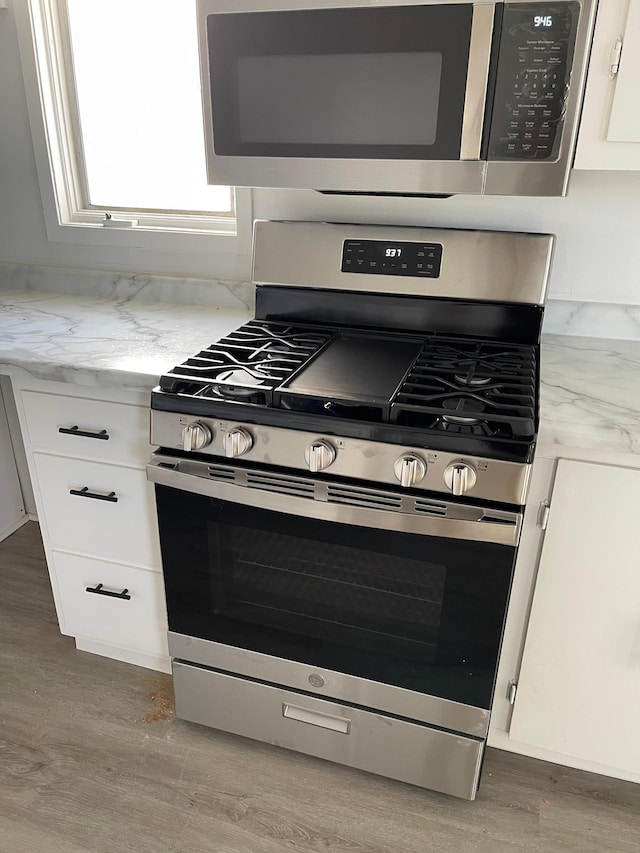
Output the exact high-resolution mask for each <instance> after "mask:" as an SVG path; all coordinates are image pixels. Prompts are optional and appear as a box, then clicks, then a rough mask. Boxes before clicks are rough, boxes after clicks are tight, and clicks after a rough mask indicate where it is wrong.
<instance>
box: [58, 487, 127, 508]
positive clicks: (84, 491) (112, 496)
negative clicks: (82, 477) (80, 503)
mask: <svg viewBox="0 0 640 853" xmlns="http://www.w3.org/2000/svg"><path fill="white" fill-rule="evenodd" d="M69 494H70V495H77V496H78V497H79V498H93V499H94V501H110V502H111V503H114V504H117V503H118V498H117V497H116V493H115V492H109V494H108V495H100V494H98V492H90V491H89V486H83V487H82V488H81V489H69Z"/></svg>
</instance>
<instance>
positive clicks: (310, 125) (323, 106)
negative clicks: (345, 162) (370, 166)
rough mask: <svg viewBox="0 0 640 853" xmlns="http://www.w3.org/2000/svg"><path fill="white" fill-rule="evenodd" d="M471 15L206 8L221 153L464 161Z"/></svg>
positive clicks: (441, 9)
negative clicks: (218, 11)
mask: <svg viewBox="0 0 640 853" xmlns="http://www.w3.org/2000/svg"><path fill="white" fill-rule="evenodd" d="M472 12H473V6H472V5H471V4H457V5H452V6H446V5H445V6H408V7H377V8H354V9H321V10H299V11H295V12H268V13H264V12H257V13H242V14H233V13H230V14H224V15H210V16H209V19H208V45H209V69H210V78H211V106H212V110H211V112H212V116H213V131H214V134H213V135H214V146H215V151H216V154H217V155H228V156H256V157H269V156H273V157H319V158H358V159H361V158H371V159H427V160H429V159H431V160H449V159H450V160H457V159H459V157H460V147H461V145H460V143H461V135H462V118H463V113H464V104H465V94H466V76H467V68H468V61H469V46H470V36H471V21H472Z"/></svg>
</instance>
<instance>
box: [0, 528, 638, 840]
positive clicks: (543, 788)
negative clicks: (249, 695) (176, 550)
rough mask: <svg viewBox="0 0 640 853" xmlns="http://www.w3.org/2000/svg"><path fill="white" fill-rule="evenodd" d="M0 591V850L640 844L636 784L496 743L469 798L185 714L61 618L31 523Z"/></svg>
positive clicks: (14, 542)
mask: <svg viewBox="0 0 640 853" xmlns="http://www.w3.org/2000/svg"><path fill="white" fill-rule="evenodd" d="M0 591H1V592H0V853H40V851H42V853H288V852H289V853H294V852H295V851H299V853H318V851H325V853H326V851H329V850H331V851H334V853H466V851H479V853H502V851H511V850H513V851H518V850H523V851H534V853H556V851H558V853H569V851H576V853H578V852H579V853H608V851H611V853H614V851H615V853H640V786H638V785H633V784H631V783H627V782H620V781H618V780H613V779H608V778H606V777H602V776H597V775H594V774H589V773H582V772H580V771H576V770H570V769H567V768H562V767H558V766H556V765H552V764H547V763H544V762H541V761H534V760H532V759H528V758H523V757H521V756H515V755H511V754H508V753H503V752H499V751H497V750H489V751H488V756H487V759H486V762H485V769H484V776H483V782H482V786H481V789H480V794H479V796H478V799H477V800H476V801H475V802H474V803H467V802H464V801H460V800H455V799H453V798H450V797H445V796H441V795H439V794H433V793H430V792H428V791H423V790H421V789H418V788H414V787H411V786H409V785H403V784H400V783H397V782H392V781H389V780H387V779H382V778H379V777H376V776H372V775H369V774H366V773H359V772H357V771H354V770H350V769H348V768H344V767H338V766H335V765H332V764H330V763H328V762H324V761H319V760H316V759H313V758H309V757H306V756H302V755H297V754H295V753H291V752H287V751H285V750H281V749H278V748H276V747H270V746H266V745H264V744H260V743H256V742H253V741H249V740H245V739H243V738H240V737H234V736H232V735H227V734H223V733H220V732H215V731H213V730H211V729H207V728H204V727H200V726H196V725H192V724H189V723H185V722H183V721H181V720H176V719H175V718H174V715H173V711H172V697H171V679H170V678H169V677H168V676H163V675H160V674H156V673H153V672H150V671H148V670H144V669H140V668H138V667H134V666H129V665H127V664H123V663H119V662H117V661H111V660H107V659H105V658H98V657H95V656H93V655H90V654H86V653H84V652H78V651H77V650H76V649H75V646H74V643H73V640H72V639H71V638H69V637H63V636H61V635H60V633H59V631H58V627H57V622H56V618H55V613H54V609H53V602H52V598H51V591H50V588H49V581H48V576H47V572H46V566H45V563H44V557H43V554H42V547H41V542H40V538H39V529H38V527H37V525H36V524H33V523H31V524H28V525H26V526H25V527H23V528H21V529H20V530H19V531H18V532H17V533H15V534H14V535H13V536H11V537H10V538H9V539H8V540H6V541H5V542H4V543H2V544H0Z"/></svg>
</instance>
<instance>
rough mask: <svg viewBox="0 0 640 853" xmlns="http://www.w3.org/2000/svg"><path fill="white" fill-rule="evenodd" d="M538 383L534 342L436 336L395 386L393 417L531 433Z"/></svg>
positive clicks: (438, 426) (472, 431) (426, 425)
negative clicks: (497, 341) (502, 341)
mask: <svg viewBox="0 0 640 853" xmlns="http://www.w3.org/2000/svg"><path fill="white" fill-rule="evenodd" d="M535 389H536V359H535V349H534V347H528V346H515V345H513V346H512V345H508V344H497V343H490V342H485V341H462V340H455V339H451V340H447V339H442V338H440V339H439V338H432V339H430V340H428V341H427V342H426V343H425V345H424V346H423V348H422V350H421V352H420V354H419V355H418V358H417V359H416V361H415V362H414V364H413V365H412V367H411V370H410V371H409V373H408V374H407V376H406V377H405V380H404V382H403V383H402V385H401V387H400V388H399V390H398V391H397V393H396V395H395V397H394V399H393V401H392V405H391V419H392V421H394V422H396V423H398V424H403V425H406V426H412V427H421V428H422V429H427V430H437V431H444V432H449V433H457V434H462V435H477V436H485V437H497V438H529V437H533V436H534V435H535V427H536V415H535V413H536V390H535Z"/></svg>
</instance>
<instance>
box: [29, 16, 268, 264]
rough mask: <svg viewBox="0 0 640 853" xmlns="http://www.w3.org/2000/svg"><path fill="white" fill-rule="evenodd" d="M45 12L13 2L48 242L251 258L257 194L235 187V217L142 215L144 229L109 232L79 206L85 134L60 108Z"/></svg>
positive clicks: (99, 216) (61, 91) (61, 92)
mask: <svg viewBox="0 0 640 853" xmlns="http://www.w3.org/2000/svg"><path fill="white" fill-rule="evenodd" d="M47 6H48V0H14V2H13V9H14V14H15V19H16V27H17V31H18V40H19V45H20V58H21V63H22V72H23V77H24V85H25V94H26V99H27V109H28V113H29V122H30V126H31V135H32V139H33V148H34V154H35V160H36V171H37V175H38V183H39V185H40V195H41V198H42V207H43V212H44V219H45V226H46V230H47V237H48V239H49V240H52V241H60V242H66V243H75V244H76V245H89V246H121V247H123V248H142V249H157V250H162V251H186V252H188V251H194V252H207V253H215V254H225V255H241V256H249V255H250V253H251V227H252V195H251V190H250V189H247V188H235V218H233V217H226V218H225V217H207V216H204V215H202V216H197V215H189V216H186V215H185V216H180V215H179V214H176V217H175V218H173V219H172V218H170V217H169V216H164V215H162V214H159V215H155V216H154V215H153V214H145V220H144V223H145V224H140V225H136V226H130V227H126V226H125V227H117V228H106V227H104V226H103V224H102V223H103V221H104V211H99V210H96V209H91V208H87V207H83V206H81V204H80V203H79V201H78V200H79V198H81V197H82V196H83V195H84V193H83V189H84V188H83V186H82V183H83V179H82V178H81V174H83V173H82V171H81V170H79V169H78V168H77V161H76V155H75V151H74V144H77V142H78V141H79V140H80V135H79V133H78V128H75V127H72V126H70V125H69V124H68V122H69V117H70V116H73V115H75V114H76V111H75V110H68V109H65V110H63V111H60V110H59V109H58V105H59V104H60V103H61V102H62V103H64V100H65V99H66V98H67V93H66V87H65V86H63V85H60V84H59V77H58V73H57V69H55V70H54V71H53V73H52V63H53V58H52V52H51V47H50V32H49V30H50V27H51V26H52V22H51V20H50V18H49V15H48V9H47ZM63 38H64V36H63ZM36 43H37V44H38V46H39V49H38V50H36V47H35V45H36ZM61 112H62V116H64V117H66V119H67V122H65V120H64V118H63V119H62V120H60V116H61ZM45 116H47V117H48V119H49V120H48V121H46V120H45ZM114 215H115V216H116V217H118V218H125V219H127V218H130V219H138V216H136V214H135V213H133V212H132V213H131V214H130V215H127V213H126V212H125V211H120V210H118V211H117V212H115V211H114ZM212 222H213V225H214V228H213V229H212Z"/></svg>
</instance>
